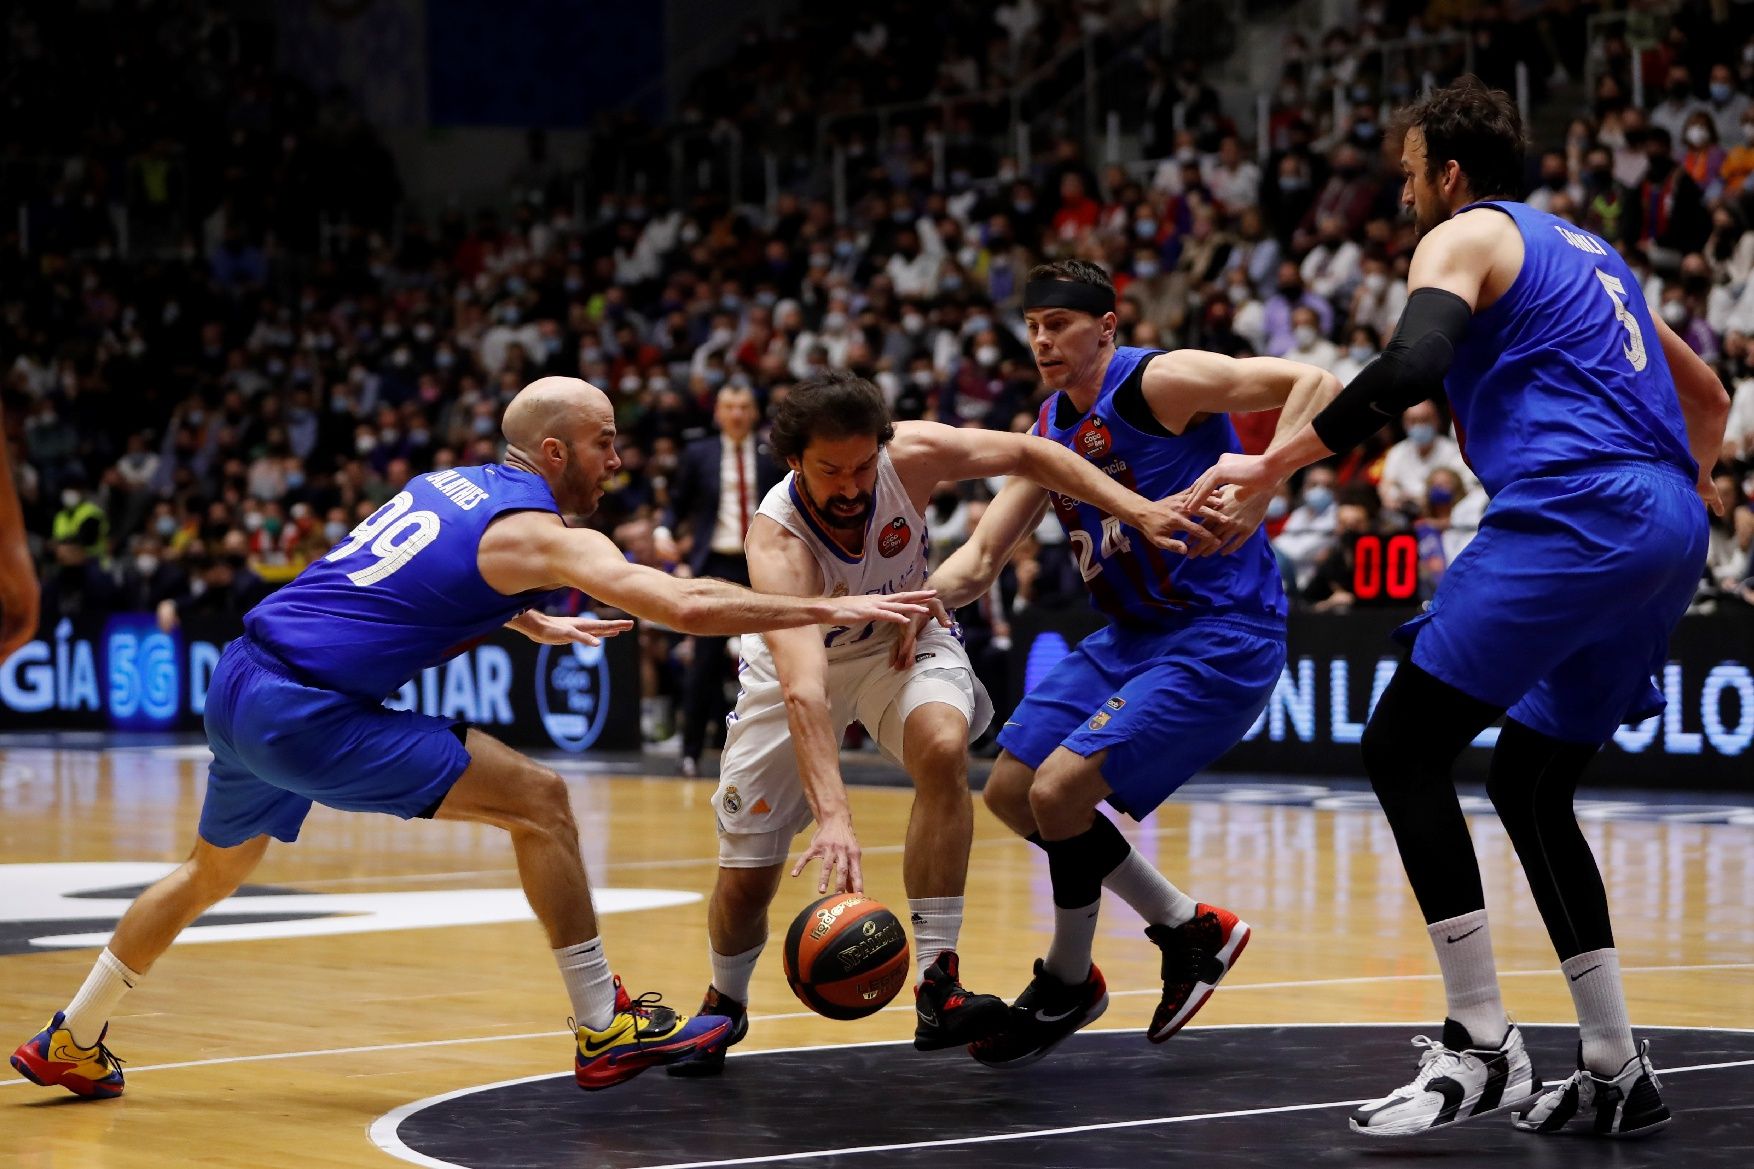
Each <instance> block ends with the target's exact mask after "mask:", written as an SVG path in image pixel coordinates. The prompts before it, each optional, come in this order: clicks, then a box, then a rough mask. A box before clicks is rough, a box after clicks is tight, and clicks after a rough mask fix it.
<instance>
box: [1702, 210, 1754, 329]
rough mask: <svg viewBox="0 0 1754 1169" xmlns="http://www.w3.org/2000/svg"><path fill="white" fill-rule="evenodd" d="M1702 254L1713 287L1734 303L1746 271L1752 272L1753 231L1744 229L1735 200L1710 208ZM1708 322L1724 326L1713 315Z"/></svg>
mask: <svg viewBox="0 0 1754 1169" xmlns="http://www.w3.org/2000/svg"><path fill="white" fill-rule="evenodd" d="M1704 255H1705V262H1706V265H1707V267H1709V268H1710V270H1711V277H1712V280H1713V282H1714V285H1715V287H1716V288H1718V289H1722V290H1723V291H1724V292H1725V293H1726V295H1727V296H1729V298H1730V301H1731V303H1732V304H1733V303H1734V297H1735V295H1736V294H1738V293H1740V292H1741V290H1742V287H1743V285H1745V284H1746V283H1747V282H1748V276H1749V274H1750V273H1754V232H1749V231H1748V230H1747V225H1746V223H1745V221H1744V220H1743V219H1742V213H1741V212H1740V211H1739V210H1737V209H1736V206H1735V204H1734V203H1727V202H1726V203H1719V204H1718V205H1717V206H1716V207H1714V208H1712V211H1711V236H1710V238H1708V239H1707V240H1706V241H1705V253H1704ZM1711 323H1712V327H1713V328H1715V329H1719V330H1721V329H1722V328H1723V321H1722V320H1720V319H1719V318H1718V317H1716V316H1715V315H1713V317H1712V322H1711Z"/></svg>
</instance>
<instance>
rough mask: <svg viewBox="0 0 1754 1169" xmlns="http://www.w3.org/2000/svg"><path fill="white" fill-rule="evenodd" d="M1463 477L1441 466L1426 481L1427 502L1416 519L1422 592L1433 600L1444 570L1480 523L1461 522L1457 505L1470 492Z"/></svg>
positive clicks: (1470, 538) (1471, 493) (1414, 529)
mask: <svg viewBox="0 0 1754 1169" xmlns="http://www.w3.org/2000/svg"><path fill="white" fill-rule="evenodd" d="M1478 494H1480V492H1478V491H1473V492H1470V491H1469V490H1468V486H1467V484H1466V483H1464V482H1462V477H1461V476H1460V475H1458V474H1456V473H1455V472H1454V471H1452V470H1451V469H1450V468H1448V467H1438V468H1437V469H1436V470H1434V471H1432V472H1431V477H1430V478H1429V479H1427V480H1426V481H1425V502H1424V505H1423V506H1422V507H1421V508H1420V510H1419V515H1418V517H1417V518H1416V519H1415V520H1414V521H1413V536H1414V538H1415V539H1416V540H1418V541H1419V595H1420V596H1421V597H1424V598H1426V599H1429V598H1430V596H1431V594H1432V592H1433V591H1435V590H1436V588H1437V584H1438V582H1439V581H1441V580H1442V579H1443V573H1444V570H1445V569H1446V568H1448V567H1449V566H1450V565H1451V564H1452V563H1454V562H1455V558H1456V557H1457V556H1459V555H1461V552H1462V549H1463V548H1466V547H1467V546H1468V543H1469V542H1470V541H1471V540H1473V538H1474V536H1475V534H1476V533H1477V532H1478V530H1479V524H1478V523H1477V522H1474V523H1457V522H1456V521H1455V511H1456V507H1457V505H1458V504H1459V503H1461V501H1462V500H1463V499H1464V498H1466V497H1467V496H1469V495H1478Z"/></svg>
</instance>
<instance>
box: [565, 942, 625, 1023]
mask: <svg viewBox="0 0 1754 1169" xmlns="http://www.w3.org/2000/svg"><path fill="white" fill-rule="evenodd" d="M554 960H555V961H556V962H557V963H559V964H560V977H561V980H562V981H564V982H565V983H566V997H567V998H569V999H571V1000H572V1014H573V1018H574V1020H576V1021H577V1023H578V1025H579V1026H581V1027H589V1028H590V1029H591V1030H593V1031H601V1030H603V1029H604V1028H606V1027H608V1026H609V1023H610V1021H611V1020H613V1019H614V1018H615V975H613V974H611V973H610V972H609V959H608V958H605V957H604V956H603V939H602V938H600V937H598V938H592V939H591V940H590V941H588V942H580V943H579V944H578V945H576V946H562V947H561V948H560V949H558V950H556V951H554Z"/></svg>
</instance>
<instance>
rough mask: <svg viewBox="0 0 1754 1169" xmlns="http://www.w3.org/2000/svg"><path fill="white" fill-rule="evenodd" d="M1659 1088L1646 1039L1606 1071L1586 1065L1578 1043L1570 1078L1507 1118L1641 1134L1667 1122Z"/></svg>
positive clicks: (1536, 1127)
mask: <svg viewBox="0 0 1754 1169" xmlns="http://www.w3.org/2000/svg"><path fill="white" fill-rule="evenodd" d="M1661 1089H1662V1085H1661V1083H1660V1082H1659V1081H1658V1080H1657V1071H1656V1069H1655V1068H1654V1067H1652V1066H1651V1063H1650V1044H1649V1043H1642V1044H1640V1045H1639V1048H1638V1054H1637V1055H1635V1056H1633V1057H1632V1058H1631V1059H1629V1060H1627V1061H1626V1064H1625V1066H1623V1067H1622V1068H1621V1069H1620V1070H1619V1071H1618V1072H1616V1073H1615V1074H1614V1075H1612V1076H1606V1077H1603V1076H1598V1075H1596V1074H1595V1073H1594V1072H1590V1071H1587V1070H1585V1068H1584V1066H1583V1045H1582V1044H1581V1043H1580V1044H1578V1049H1577V1071H1575V1072H1573V1073H1572V1074H1571V1078H1570V1079H1568V1080H1565V1081H1563V1082H1561V1083H1558V1084H1555V1085H1553V1086H1552V1087H1551V1088H1549V1089H1547V1092H1546V1094H1545V1095H1543V1096H1541V1097H1540V1099H1538V1100H1536V1101H1535V1102H1534V1104H1533V1105H1531V1106H1530V1107H1529V1109H1528V1110H1527V1111H1517V1112H1513V1113H1511V1122H1512V1123H1513V1124H1515V1125H1516V1126H1517V1127H1518V1128H1520V1129H1522V1130H1523V1131H1524V1132H1538V1133H1542V1134H1547V1133H1556V1132H1575V1133H1586V1134H1591V1135H1594V1136H1599V1137H1641V1136H1645V1135H1646V1134H1648V1133H1653V1132H1655V1131H1657V1130H1658V1129H1659V1128H1662V1127H1663V1126H1664V1125H1665V1124H1668V1123H1669V1120H1670V1116H1669V1106H1668V1105H1666V1104H1664V1103H1663V1094H1662V1090H1661Z"/></svg>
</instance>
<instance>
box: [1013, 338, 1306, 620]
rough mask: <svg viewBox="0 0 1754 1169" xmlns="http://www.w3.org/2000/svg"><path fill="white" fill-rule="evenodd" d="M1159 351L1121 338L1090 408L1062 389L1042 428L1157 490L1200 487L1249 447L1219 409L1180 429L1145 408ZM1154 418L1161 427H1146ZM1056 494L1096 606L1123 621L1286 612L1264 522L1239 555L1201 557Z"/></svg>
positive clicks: (1123, 480) (1125, 481) (1140, 487)
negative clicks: (1081, 408)
mask: <svg viewBox="0 0 1754 1169" xmlns="http://www.w3.org/2000/svg"><path fill="white" fill-rule="evenodd" d="M1159 352H1160V351H1159V350H1155V349H1134V348H1131V347H1117V348H1116V349H1115V353H1114V356H1113V357H1112V358H1111V359H1110V360H1109V363H1108V370H1107V371H1106V372H1105V373H1104V374H1103V378H1102V389H1101V390H1100V392H1098V394H1097V395H1096V401H1095V403H1093V404H1092V406H1091V408H1090V412H1089V413H1087V414H1083V415H1079V416H1077V417H1075V418H1074V417H1070V414H1071V411H1072V408H1073V407H1072V405H1071V403H1070V401H1069V400H1067V399H1066V395H1065V394H1064V393H1063V392H1062V393H1056V394H1054V395H1053V396H1052V397H1050V398H1049V399H1048V400H1047V402H1046V403H1044V404H1043V406H1042V410H1041V417H1040V418H1038V419H1037V420H1036V425H1035V428H1034V431H1033V433H1035V434H1038V435H1043V436H1045V437H1047V438H1051V439H1053V440H1054V441H1055V442H1057V443H1061V444H1062V445H1064V446H1068V447H1070V448H1071V449H1072V450H1073V451H1074V452H1075V453H1076V454H1079V455H1081V456H1083V457H1084V458H1086V459H1089V460H1090V461H1091V462H1093V463H1095V464H1096V465H1097V466H1098V467H1100V468H1101V469H1102V470H1103V471H1105V472H1107V473H1108V475H1109V476H1110V477H1111V478H1113V479H1114V480H1116V481H1117V482H1119V483H1120V484H1121V485H1123V486H1125V487H1128V488H1131V489H1132V490H1133V491H1136V492H1138V493H1139V494H1140V495H1143V496H1144V497H1145V498H1147V499H1163V498H1164V497H1166V496H1170V495H1174V494H1175V493H1176V492H1178V491H1183V490H1186V489H1187V488H1188V487H1191V486H1192V485H1193V483H1194V480H1196V479H1198V478H1199V477H1200V475H1201V473H1202V472H1204V471H1205V470H1207V468H1209V467H1211V466H1212V464H1213V463H1215V462H1217V461H1218V457H1219V456H1220V455H1223V454H1226V453H1230V452H1237V451H1240V450H1241V449H1242V447H1241V444H1239V443H1238V442H1237V438H1236V430H1235V428H1234V427H1232V426H1231V425H1230V418H1229V416H1228V415H1225V414H1214V415H1211V416H1210V417H1208V418H1206V419H1205V420H1204V421H1202V422H1200V423H1198V424H1197V425H1194V426H1191V427H1189V428H1188V430H1186V431H1185V432H1184V433H1182V434H1180V435H1172V434H1170V433H1168V432H1167V431H1165V430H1163V429H1162V428H1161V427H1156V426H1155V421H1154V420H1150V419H1149V418H1148V417H1141V415H1142V414H1143V415H1146V416H1148V415H1149V407H1147V406H1145V404H1144V399H1143V389H1142V383H1143V379H1144V377H1145V366H1146V364H1147V363H1148V362H1149V361H1150V360H1151V358H1153V357H1155V356H1157V354H1158V353H1159ZM1123 395H1130V396H1131V397H1132V399H1133V401H1134V405H1133V406H1132V407H1131V408H1130V409H1127V410H1125V411H1123V409H1122V407H1121V403H1120V402H1119V401H1117V398H1120V397H1122V396H1123ZM1127 414H1131V415H1132V416H1133V418H1134V419H1135V421H1128V418H1127V417H1126V415H1127ZM1136 422H1137V423H1139V424H1136ZM1147 423H1148V424H1149V425H1151V426H1153V427H1155V431H1156V432H1155V433H1154V432H1153V431H1152V430H1148V429H1142V428H1141V425H1142V424H1147ZM1050 497H1051V498H1052V500H1053V504H1054V511H1055V513H1056V514H1057V515H1058V516H1059V517H1060V523H1061V525H1062V526H1064V528H1065V529H1066V537H1067V539H1068V540H1069V541H1070V543H1071V545H1072V552H1073V555H1074V556H1075V557H1076V558H1077V562H1078V571H1079V574H1080V575H1081V576H1082V577H1083V578H1084V583H1085V586H1086V587H1087V588H1089V590H1090V603H1091V605H1092V606H1093V607H1094V608H1096V609H1097V610H1099V611H1100V612H1103V613H1106V614H1107V615H1108V616H1109V617H1110V618H1112V619H1113V620H1115V621H1116V622H1119V623H1121V624H1126V625H1165V624H1179V623H1180V622H1181V621H1183V620H1184V619H1185V618H1187V617H1191V616H1200V615H1211V614H1216V613H1228V614H1236V615H1242V616H1250V615H1252V616H1266V617H1274V618H1279V619H1283V618H1284V616H1285V610H1286V604H1285V588H1284V586H1283V585H1282V584H1281V583H1280V579H1279V568H1278V565H1277V563H1276V562H1275V561H1274V559H1273V552H1272V549H1271V547H1270V546H1269V545H1268V543H1267V536H1266V533H1265V532H1264V531H1262V530H1259V529H1257V530H1256V531H1255V533H1254V534H1253V535H1252V536H1250V537H1249V538H1248V540H1247V541H1246V542H1245V543H1244V544H1243V546H1242V547H1241V548H1240V549H1238V550H1237V551H1236V552H1235V553H1233V554H1231V555H1229V556H1207V557H1202V558H1200V559H1197V560H1191V559H1188V558H1186V557H1183V556H1178V555H1175V554H1174V553H1170V552H1165V551H1163V550H1162V549H1161V548H1158V547H1157V546H1156V545H1155V544H1153V543H1151V541H1150V540H1148V539H1147V538H1146V537H1145V536H1143V535H1142V534H1140V533H1139V532H1138V531H1137V530H1135V529H1132V528H1128V527H1127V526H1126V525H1124V524H1122V523H1121V522H1120V521H1119V520H1118V519H1116V518H1114V517H1113V516H1110V515H1108V514H1106V513H1105V512H1103V511H1102V509H1101V508H1096V507H1092V506H1090V505H1089V504H1087V503H1079V502H1077V501H1076V500H1072V499H1068V498H1066V497H1065V496H1063V495H1060V494H1059V493H1058V492H1052V493H1050Z"/></svg>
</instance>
